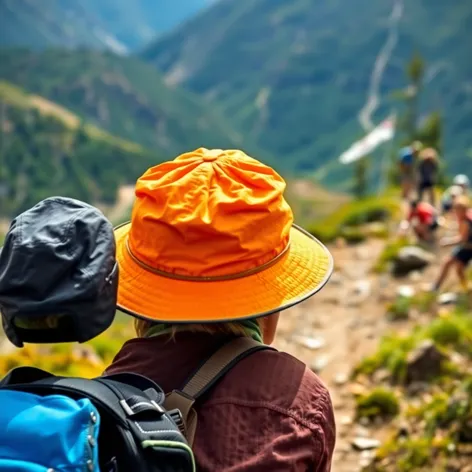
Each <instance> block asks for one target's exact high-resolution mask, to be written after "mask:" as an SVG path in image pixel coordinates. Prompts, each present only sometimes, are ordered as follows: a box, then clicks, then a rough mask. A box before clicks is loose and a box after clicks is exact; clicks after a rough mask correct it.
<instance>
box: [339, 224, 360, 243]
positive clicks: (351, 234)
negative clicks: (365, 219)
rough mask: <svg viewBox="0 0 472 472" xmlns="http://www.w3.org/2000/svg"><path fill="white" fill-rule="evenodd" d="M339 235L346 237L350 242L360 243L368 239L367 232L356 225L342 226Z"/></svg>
mask: <svg viewBox="0 0 472 472" xmlns="http://www.w3.org/2000/svg"><path fill="white" fill-rule="evenodd" d="M339 236H340V237H342V238H344V239H345V240H346V242H347V243H348V244H358V243H361V242H363V241H365V240H366V235H365V233H364V232H363V231H362V230H361V228H358V227H355V226H346V227H344V228H341V230H340V232H339Z"/></svg>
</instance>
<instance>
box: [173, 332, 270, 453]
mask: <svg viewBox="0 0 472 472" xmlns="http://www.w3.org/2000/svg"><path fill="white" fill-rule="evenodd" d="M263 350H272V351H275V349H274V348H273V347H270V346H267V345H265V344H261V343H259V342H257V341H255V340H254V339H252V338H248V337H240V338H236V339H234V340H232V341H230V342H229V343H227V344H225V345H223V346H222V347H221V348H220V349H218V350H217V351H216V352H215V353H214V354H213V355H211V356H210V358H209V359H207V360H206V362H205V363H204V364H203V365H202V366H201V367H199V368H198V369H197V370H196V372H194V373H193V374H192V375H191V376H190V378H189V379H188V380H187V382H185V384H184V386H183V388H182V389H181V390H174V391H173V392H171V393H169V394H168V395H167V396H166V400H165V407H166V409H167V410H173V409H178V410H180V413H181V415H182V420H183V423H184V425H185V431H186V436H187V441H188V442H189V444H190V445H192V444H193V440H194V437H195V430H196V427H197V417H196V412H195V410H193V406H194V403H195V401H196V400H197V399H198V398H200V397H201V396H202V395H203V394H205V393H206V392H207V391H208V390H209V389H210V388H212V387H213V386H214V385H215V384H216V383H217V382H218V381H219V380H220V379H221V378H222V377H223V376H224V375H225V374H226V373H227V372H228V371H229V370H231V369H232V368H233V367H234V366H235V365H236V364H237V363H238V362H240V361H241V360H243V359H244V358H245V357H247V356H249V355H251V354H253V353H255V352H257V351H263Z"/></svg>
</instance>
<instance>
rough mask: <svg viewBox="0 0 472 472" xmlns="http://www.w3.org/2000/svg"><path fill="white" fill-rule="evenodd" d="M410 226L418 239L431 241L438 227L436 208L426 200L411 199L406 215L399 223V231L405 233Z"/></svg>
mask: <svg viewBox="0 0 472 472" xmlns="http://www.w3.org/2000/svg"><path fill="white" fill-rule="evenodd" d="M410 227H412V228H413V231H414V232H415V234H416V236H417V238H418V239H419V240H420V241H427V242H431V241H432V240H433V238H434V234H435V231H436V230H437V229H438V227H439V223H438V213H437V211H436V208H434V207H433V206H432V205H430V204H429V203H427V202H421V201H417V200H415V201H412V202H411V203H410V211H409V213H408V216H407V217H406V219H405V220H404V221H402V223H401V225H400V231H401V233H402V234H406V232H407V231H408V229H409V228H410Z"/></svg>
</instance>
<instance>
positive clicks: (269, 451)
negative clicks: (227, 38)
mask: <svg viewBox="0 0 472 472" xmlns="http://www.w3.org/2000/svg"><path fill="white" fill-rule="evenodd" d="M284 189H285V182H284V181H283V179H282V178H281V177H280V176H279V175H278V174H277V173H276V172H275V171H274V170H273V169H271V168H270V167H267V166H265V165H263V164H261V163H260V162H258V161H256V160H255V159H252V158H250V157H248V156H247V155H246V154H244V153H243V152H241V151H223V150H208V149H198V150H196V151H194V152H190V153H187V154H184V155H182V156H180V157H178V158H177V159H175V160H174V161H172V162H166V163H163V164H160V165H157V166H155V167H153V168H151V169H149V170H148V171H147V172H146V173H145V174H144V175H143V176H142V177H141V178H140V179H139V180H138V182H137V184H136V201H135V204H134V208H133V216H132V221H131V222H130V223H126V224H124V225H122V226H120V227H118V228H116V230H115V236H116V241H117V260H118V263H119V267H120V283H119V292H118V309H119V310H121V311H123V312H125V313H128V314H130V315H132V316H134V317H136V322H135V326H136V332H137V338H135V339H131V340H130V341H128V342H126V343H125V345H124V346H123V347H122V348H121V350H120V352H119V353H118V354H117V356H116V357H115V359H114V361H113V363H112V364H111V366H110V367H109V368H108V369H107V372H106V373H119V372H134V373H137V374H141V375H144V376H147V377H149V378H151V379H152V380H154V381H155V382H157V383H158V384H159V385H160V386H161V387H162V388H163V390H164V391H165V392H172V393H170V395H169V396H168V397H167V400H166V408H169V407H177V408H179V410H180V411H181V412H182V414H183V417H184V421H183V423H184V424H185V425H186V428H185V430H186V436H187V438H188V440H189V443H190V444H191V446H192V448H193V451H194V453H195V458H196V463H197V470H199V471H200V472H259V471H260V472H267V471H273V472H277V471H284V472H290V471H294V472H297V471H299V472H302V471H303V472H305V471H310V472H315V471H317V472H328V471H329V470H330V469H331V458H332V454H333V449H334V443H335V424H334V415H333V408H332V404H331V400H330V396H329V393H328V391H327V389H326V387H325V386H324V385H323V383H322V382H321V380H320V379H319V378H318V377H317V376H316V375H315V374H314V373H313V372H312V371H311V370H310V369H309V368H308V367H307V366H306V365H305V364H304V363H303V362H301V361H299V360H298V359H296V358H294V357H292V356H291V355H289V354H287V353H284V352H280V351H277V350H270V348H269V345H270V344H271V343H272V341H273V340H274V337H275V334H276V331H277V324H278V321H279V316H284V315H285V316H292V315H291V313H286V314H285V313H284V314H281V312H282V311H284V310H286V309H287V308H290V307H291V306H293V305H295V304H297V303H300V302H302V301H304V300H306V299H307V298H309V297H311V296H312V295H314V294H315V293H316V292H318V291H319V290H320V289H321V288H322V287H323V286H324V285H325V283H326V282H327V280H328V278H329V276H330V274H331V272H332V268H333V261H332V258H331V255H330V254H329V252H328V250H327V249H326V248H325V247H324V246H323V245H322V244H321V243H320V242H319V241H318V240H316V239H315V238H314V237H313V236H311V235H310V234H308V233H307V232H305V231H304V230H302V229H301V228H299V227H297V226H295V225H294V224H293V214H292V210H291V209H290V207H289V205H288V204H287V202H286V201H285V199H284V196H283V192H284ZM235 343H236V344H238V345H239V347H241V346H243V348H244V346H245V345H246V346H252V347H251V351H250V355H249V356H246V357H241V356H240V355H239V354H238V352H237V349H236V350H235V349H234V346H235ZM223 351H224V352H223ZM247 352H248V351H246V354H247ZM215 353H216V354H215ZM211 356H213V357H211ZM210 357H211V359H210ZM208 359H210V360H208ZM222 360H225V362H222ZM205 362H206V364H205ZM202 365H203V367H202V369H206V375H202V371H200V372H199V373H197V374H195V375H194V373H195V372H196V371H197V370H198V368H199V367H201V366H202ZM205 366H206V367H205ZM228 367H231V368H230V369H228ZM222 374H224V376H222ZM215 377H216V379H217V380H218V382H217V383H214V382H213V380H212V379H213V378H215ZM189 379H190V381H189ZM209 384H210V385H209ZM210 387H211V388H210ZM167 403H169V405H168V404H167ZM195 412H196V415H195V414H194V413H195ZM197 419H198V421H197Z"/></svg>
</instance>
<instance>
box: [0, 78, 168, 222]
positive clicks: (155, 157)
mask: <svg viewBox="0 0 472 472" xmlns="http://www.w3.org/2000/svg"><path fill="white" fill-rule="evenodd" d="M162 159H163V156H162V155H159V154H156V153H151V152H148V151H146V150H144V149H143V148H141V147H140V146H137V145H135V144H133V143H129V142H127V141H124V140H122V139H119V138H116V137H114V136H111V135H109V134H108V133H106V132H104V131H102V130H100V129H98V128H96V127H94V126H91V125H89V124H87V123H84V122H82V121H81V120H79V118H78V117H77V116H76V115H74V114H73V113H71V112H70V111H69V110H67V109H63V108H61V107H59V106H57V105H56V104H54V103H52V102H49V101H48V100H45V99H44V98H42V97H38V96H32V95H29V94H27V93H26V92H25V91H23V90H21V89H19V88H17V87H15V86H13V85H11V84H8V83H6V82H0V218H2V217H9V216H10V217H12V216H14V215H16V214H17V213H18V212H20V211H23V210H25V209H27V208H28V207H30V206H32V205H34V204H36V203H37V202H38V201H39V200H41V199H43V198H46V197H49V196H52V195H63V196H70V197H75V198H79V199H82V200H85V201H89V202H93V203H112V202H114V200H115V197H116V192H117V190H118V188H119V186H120V185H123V184H126V183H128V184H133V183H134V182H135V180H136V178H137V177H139V175H141V174H142V173H143V172H144V171H145V170H146V169H147V168H148V167H150V166H152V165H154V164H156V163H157V162H159V161H160V160H162Z"/></svg>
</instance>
